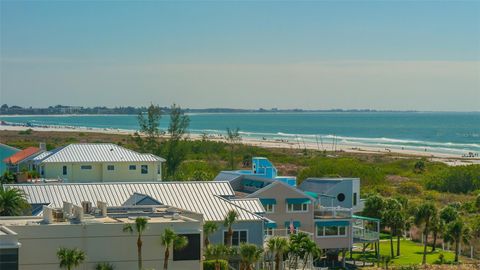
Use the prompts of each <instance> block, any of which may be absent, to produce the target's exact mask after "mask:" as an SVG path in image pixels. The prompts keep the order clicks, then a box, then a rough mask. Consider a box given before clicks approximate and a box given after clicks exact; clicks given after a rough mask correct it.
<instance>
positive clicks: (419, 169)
mask: <svg viewBox="0 0 480 270" xmlns="http://www.w3.org/2000/svg"><path fill="white" fill-rule="evenodd" d="M413 171H414V172H415V173H423V172H424V171H425V162H424V161H423V160H419V161H417V162H416V163H415V166H414V169H413Z"/></svg>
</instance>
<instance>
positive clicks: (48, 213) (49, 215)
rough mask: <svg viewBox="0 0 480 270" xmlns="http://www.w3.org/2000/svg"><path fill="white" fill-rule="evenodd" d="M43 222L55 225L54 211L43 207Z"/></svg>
mask: <svg viewBox="0 0 480 270" xmlns="http://www.w3.org/2000/svg"><path fill="white" fill-rule="evenodd" d="M42 210H43V222H45V223H47V224H50V223H53V209H52V208H50V207H48V206H45V205H44V206H43V209H42Z"/></svg>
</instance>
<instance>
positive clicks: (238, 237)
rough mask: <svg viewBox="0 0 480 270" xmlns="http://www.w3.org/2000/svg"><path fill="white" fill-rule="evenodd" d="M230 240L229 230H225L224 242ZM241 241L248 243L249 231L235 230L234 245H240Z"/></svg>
mask: <svg viewBox="0 0 480 270" xmlns="http://www.w3.org/2000/svg"><path fill="white" fill-rule="evenodd" d="M227 240H228V231H224V232H223V243H224V244H225V245H226V244H227ZM240 243H247V231H233V235H232V246H239V245H240Z"/></svg>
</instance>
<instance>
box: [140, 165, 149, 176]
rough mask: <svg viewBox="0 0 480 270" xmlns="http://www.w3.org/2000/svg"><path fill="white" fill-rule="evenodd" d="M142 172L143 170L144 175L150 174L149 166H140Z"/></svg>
mask: <svg viewBox="0 0 480 270" xmlns="http://www.w3.org/2000/svg"><path fill="white" fill-rule="evenodd" d="M140 170H141V172H142V174H148V165H142V166H140Z"/></svg>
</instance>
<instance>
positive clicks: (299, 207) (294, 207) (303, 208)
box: [287, 203, 308, 212]
mask: <svg viewBox="0 0 480 270" xmlns="http://www.w3.org/2000/svg"><path fill="white" fill-rule="evenodd" d="M307 211H308V204H306V203H288V204H287V212H307Z"/></svg>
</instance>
